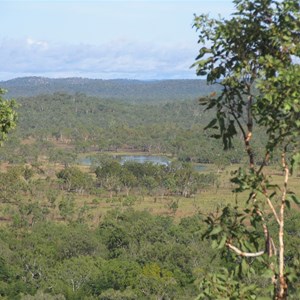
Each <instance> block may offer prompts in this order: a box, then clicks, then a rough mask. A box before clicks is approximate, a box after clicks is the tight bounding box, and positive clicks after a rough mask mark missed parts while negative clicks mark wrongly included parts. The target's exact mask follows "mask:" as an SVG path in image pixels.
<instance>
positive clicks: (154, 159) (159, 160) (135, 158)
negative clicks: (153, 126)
mask: <svg viewBox="0 0 300 300" xmlns="http://www.w3.org/2000/svg"><path fill="white" fill-rule="evenodd" d="M115 158H117V159H118V160H119V161H120V163H121V164H124V163H125V162H137V163H141V164H143V163H146V162H151V163H153V164H158V165H163V166H168V165H169V164H170V163H171V161H170V160H169V159H168V158H167V157H166V156H155V155H153V156H152V155H118V156H115ZM79 163H80V164H82V165H86V166H90V165H91V164H92V162H91V158H89V157H85V158H82V159H81V160H80V162H79ZM194 169H195V170H196V171H199V172H201V171H203V170H205V166H203V165H198V164H197V165H194Z"/></svg>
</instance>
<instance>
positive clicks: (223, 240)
mask: <svg viewBox="0 0 300 300" xmlns="http://www.w3.org/2000/svg"><path fill="white" fill-rule="evenodd" d="M226 240H227V236H226V235H225V234H224V235H223V236H222V239H221V241H220V243H219V246H218V248H217V249H222V248H223V247H224V246H225V243H226Z"/></svg>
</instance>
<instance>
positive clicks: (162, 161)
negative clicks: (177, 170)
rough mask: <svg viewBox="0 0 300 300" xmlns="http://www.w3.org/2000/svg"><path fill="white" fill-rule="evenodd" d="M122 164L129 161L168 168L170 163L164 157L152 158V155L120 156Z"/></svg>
mask: <svg viewBox="0 0 300 300" xmlns="http://www.w3.org/2000/svg"><path fill="white" fill-rule="evenodd" d="M119 158H120V162H121V164H124V163H125V162H127V161H133V162H137V163H141V164H143V163H146V162H151V163H153V164H158V165H164V166H167V165H168V164H169V163H170V161H169V160H168V159H167V158H166V157H164V156H150V155H147V156H145V155H124V156H123V155H122V156H119Z"/></svg>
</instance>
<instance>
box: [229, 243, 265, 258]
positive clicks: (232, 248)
mask: <svg viewBox="0 0 300 300" xmlns="http://www.w3.org/2000/svg"><path fill="white" fill-rule="evenodd" d="M226 246H227V247H228V248H229V249H231V250H232V251H234V252H235V253H236V254H237V255H239V256H242V257H257V256H261V255H263V254H264V253H265V250H262V251H258V252H243V251H241V250H240V249H238V248H237V247H235V246H233V245H232V244H231V243H229V242H226Z"/></svg>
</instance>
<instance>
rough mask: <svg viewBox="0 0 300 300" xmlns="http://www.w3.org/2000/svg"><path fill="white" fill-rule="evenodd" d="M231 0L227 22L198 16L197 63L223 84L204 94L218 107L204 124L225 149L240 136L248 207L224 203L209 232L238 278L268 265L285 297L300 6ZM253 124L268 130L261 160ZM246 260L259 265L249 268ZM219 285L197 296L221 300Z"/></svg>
mask: <svg viewBox="0 0 300 300" xmlns="http://www.w3.org/2000/svg"><path fill="white" fill-rule="evenodd" d="M233 2H234V4H235V12H234V13H233V14H232V16H231V18H230V19H222V18H219V19H213V18H210V17H209V16H208V15H200V16H195V23H194V26H195V27H196V29H197V31H198V33H199V44H201V48H200V51H199V55H198V56H197V58H196V62H195V64H194V66H195V67H196V68H197V74H198V75H199V76H206V78H207V82H208V83H209V84H217V85H220V86H221V88H222V90H221V92H218V93H212V94H210V95H209V96H207V97H206V98H203V99H201V101H202V104H203V105H206V109H215V111H216V115H215V118H214V119H212V120H211V122H210V123H209V124H208V126H207V127H206V128H209V129H210V130H211V129H215V130H216V131H217V132H216V134H213V136H214V137H215V138H218V139H221V140H222V141H223V144H224V148H225V150H226V149H229V148H231V147H233V137H234V136H235V135H237V133H239V134H240V135H241V136H242V138H241V139H240V141H241V142H242V143H243V145H244V147H245V153H246V155H247V157H248V162H249V165H248V167H247V168H246V169H245V170H244V169H242V168H240V169H239V170H237V171H236V173H235V176H234V178H233V179H232V181H233V183H235V184H236V186H237V188H236V190H235V191H236V192H237V193H238V192H241V191H245V190H247V191H249V197H247V199H246V200H247V201H246V202H247V207H246V208H245V206H243V207H238V205H237V206H236V207H235V208H233V209H231V208H230V207H225V208H224V209H223V210H222V212H221V213H219V214H215V215H214V217H212V216H210V217H209V218H208V219H207V222H208V223H209V225H210V227H209V230H208V232H207V236H209V237H210V238H212V239H213V242H214V245H215V246H216V247H217V248H219V249H221V248H222V249H223V248H224V247H225V248H227V249H229V250H230V251H231V252H232V253H234V254H235V255H237V256H239V257H241V259H240V262H241V264H240V266H241V267H240V269H239V270H238V272H239V273H238V274H240V275H241V274H242V273H247V272H248V274H249V272H252V273H255V272H257V271H258V268H255V267H253V266H255V265H257V266H258V267H259V266H263V265H267V266H268V269H269V271H268V272H267V274H269V275H270V277H271V280H272V283H273V285H272V295H273V299H287V295H288V283H291V282H292V281H293V279H294V277H293V272H292V270H288V268H287V266H286V264H285V248H284V223H285V209H286V207H290V206H291V203H290V201H294V202H296V204H299V200H298V198H297V196H296V194H295V193H293V192H292V191H291V190H290V189H289V176H290V175H291V174H292V172H293V170H294V169H295V167H296V165H297V164H298V163H299V161H300V151H299V149H300V148H299V146H300V145H299V140H300V137H299V135H300V91H299V87H300V65H299V58H300V13H299V12H300V4H299V1H298V0H282V1H279V0H260V1H258V0H234V1H233ZM255 127H258V128H259V130H264V131H265V132H266V141H265V153H264V156H263V157H262V158H258V157H256V155H255V153H254V151H253V143H254V141H255V139H256V138H257V135H255V130H254V128H255ZM276 156H278V157H276ZM276 159H277V160H278V161H281V167H282V170H283V176H282V183H281V184H280V185H277V184H274V183H273V182H272V179H270V178H268V176H267V174H266V170H265V169H266V166H267V165H268V164H269V163H270V161H272V160H273V161H276ZM258 161H260V163H259V164H258V163H257V162H258ZM271 220H274V221H275V222H276V223H277V238H276V239H275V237H274V236H271V234H270V231H269V225H270V222H272V221H271ZM249 224H251V226H249ZM259 228H261V234H260V233H259ZM261 239H262V241H261ZM249 258H256V261H259V262H260V263H259V264H255V263H253V264H252V265H251V264H250V261H249ZM251 262H252V261H251ZM226 274H227V275H226ZM232 274H233V273H228V272H223V274H221V275H220V278H221V277H222V278H224V276H225V277H226V276H227V277H226V278H227V279H228V280H227V281H226V280H225V281H224V280H223V279H222V280H221V283H220V281H218V282H219V284H220V285H222V284H224V285H228V284H229V283H228V282H229V281H230V280H232V282H233V281H234V279H233V277H232ZM237 277H238V276H237ZM216 282H217V281H216ZM216 286H217V283H216V284H215V285H214V286H212V285H209V284H206V285H204V286H202V288H203V293H202V296H200V298H201V297H206V298H209V299H216V298H217V296H216V294H215V295H212V293H213V290H214V291H215V292H216V293H217V294H218V293H219V294H218V295H219V297H224V295H223V296H222V295H221V294H222V292H221V290H222V289H220V290H218V291H216ZM233 286H234V287H235V288H234V289H233V290H234V292H233V294H232V295H231V296H232V298H230V299H241V297H242V298H243V299H255V298H253V297H255V295H254V294H255V293H254V289H252V292H250V291H248V292H249V293H248V292H247V293H248V296H245V289H246V290H247V287H246V286H244V287H243V288H244V289H243V288H242V283H237V282H233ZM238 287H239V291H237V289H238ZM242 290H243V291H242ZM223 291H224V290H223ZM228 291H229V289H227V290H226V292H228ZM220 293H221V294H220ZM241 293H243V296H241V295H242V294H241ZM260 293H261V292H260ZM250 294H251V295H250ZM247 297H248V298H247ZM222 299H223V298H222Z"/></svg>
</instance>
